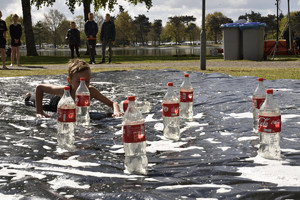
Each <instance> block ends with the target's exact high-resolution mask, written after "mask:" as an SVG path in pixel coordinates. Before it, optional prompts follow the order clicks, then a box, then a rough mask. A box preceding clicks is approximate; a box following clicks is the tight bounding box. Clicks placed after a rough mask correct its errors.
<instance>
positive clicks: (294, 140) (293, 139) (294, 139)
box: [282, 137, 298, 142]
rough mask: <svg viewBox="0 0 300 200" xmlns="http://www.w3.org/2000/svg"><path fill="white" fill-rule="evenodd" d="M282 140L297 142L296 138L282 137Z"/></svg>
mask: <svg viewBox="0 0 300 200" xmlns="http://www.w3.org/2000/svg"><path fill="white" fill-rule="evenodd" d="M282 139H284V140H288V141H291V142H297V140H298V138H286V137H282Z"/></svg>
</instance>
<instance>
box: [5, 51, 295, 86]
mask: <svg viewBox="0 0 300 200" xmlns="http://www.w3.org/2000/svg"><path fill="white" fill-rule="evenodd" d="M21 59H22V64H23V65H32V66H34V65H36V66H38V65H56V64H66V63H67V62H68V61H69V58H68V57H53V56H38V57H22V58H21ZM83 59H84V60H86V61H88V60H89V58H88V57H87V56H85V57H83ZM98 59H99V60H96V61H100V58H98ZM275 60H280V61H300V58H299V57H287V56H280V57H278V58H276V59H275ZM181 61H195V62H196V61H199V57H198V56H178V57H176V56H115V57H114V63H120V64H122V63H137V64H138V63H158V62H181ZM207 61H208V62H209V61H220V62H221V61H223V58H222V57H221V56H219V57H207ZM239 62H250V61H239ZM266 62H268V61H266ZM8 64H9V63H7V65H8ZM165 68H173V69H178V70H182V71H201V70H200V69H199V67H184V66H182V67H172V66H170V67H163V68H162V67H144V68H143V67H128V68H124V67H113V68H111V67H107V68H103V67H102V68H93V69H92V72H101V71H112V70H134V69H144V70H155V69H165ZM201 72H204V73H226V74H230V75H232V76H256V77H264V78H265V79H268V80H275V79H300V68H288V69H284V68H272V67H271V68H259V67H255V68H253V67H252V68H251V67H210V68H207V70H206V71H201ZM65 73H67V72H66V69H38V68H37V69H31V70H29V69H25V70H0V77H15V76H31V75H59V74H65Z"/></svg>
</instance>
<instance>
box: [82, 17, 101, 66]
mask: <svg viewBox="0 0 300 200" xmlns="http://www.w3.org/2000/svg"><path fill="white" fill-rule="evenodd" d="M88 17H89V20H88V21H87V22H86V23H85V25H84V32H85V35H86V38H87V42H88V45H89V49H90V64H95V53H96V49H95V48H96V35H97V33H98V25H97V23H96V22H95V21H94V15H93V13H89V14H88Z"/></svg>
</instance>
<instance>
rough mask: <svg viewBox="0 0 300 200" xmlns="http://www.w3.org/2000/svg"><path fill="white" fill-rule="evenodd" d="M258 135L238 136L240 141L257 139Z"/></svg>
mask: <svg viewBox="0 0 300 200" xmlns="http://www.w3.org/2000/svg"><path fill="white" fill-rule="evenodd" d="M257 139H258V136H249V137H240V138H238V141H240V142H241V141H249V140H257Z"/></svg>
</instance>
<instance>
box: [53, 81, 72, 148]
mask: <svg viewBox="0 0 300 200" xmlns="http://www.w3.org/2000/svg"><path fill="white" fill-rule="evenodd" d="M75 115H76V110H75V103H74V100H73V99H72V97H71V95H70V87H68V86H66V87H65V88H64V95H63V96H62V98H61V99H60V101H59V102H58V105H57V142H58V145H59V147H61V148H63V149H72V148H73V145H74V128H75V118H76V117H75Z"/></svg>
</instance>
